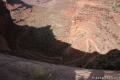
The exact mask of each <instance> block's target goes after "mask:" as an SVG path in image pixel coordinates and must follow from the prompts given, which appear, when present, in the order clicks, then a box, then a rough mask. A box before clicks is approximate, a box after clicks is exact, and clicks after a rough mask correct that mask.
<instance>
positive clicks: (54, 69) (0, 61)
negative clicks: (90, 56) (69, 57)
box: [0, 53, 120, 80]
mask: <svg viewBox="0 0 120 80" xmlns="http://www.w3.org/2000/svg"><path fill="white" fill-rule="evenodd" d="M119 75H120V72H119V71H103V70H86V69H80V68H75V67H73V68H72V67H66V66H61V65H53V64H48V63H43V62H36V61H32V60H26V59H23V58H17V57H13V56H10V55H3V54H1V53H0V79H1V80H92V79H93V78H97V77H99V78H103V77H105V76H108V77H109V76H110V78H116V79H119ZM105 78H106V77H105Z"/></svg>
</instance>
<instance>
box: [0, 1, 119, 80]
mask: <svg viewBox="0 0 120 80" xmlns="http://www.w3.org/2000/svg"><path fill="white" fill-rule="evenodd" d="M2 4H3V3H2V2H1V1H0V11H1V12H0V46H1V47H0V48H1V50H0V52H1V53H3V54H9V55H13V56H18V57H22V58H26V59H31V60H37V61H43V62H48V63H53V64H62V65H69V66H77V67H80V68H89V69H106V70H120V50H117V49H114V50H111V51H109V52H108V53H106V54H105V55H101V54H100V53H98V52H93V53H87V52H83V51H80V50H77V49H74V48H72V47H71V44H68V43H65V42H61V41H59V40H57V39H56V38H55V36H54V34H53V31H52V30H51V25H47V26H43V27H41V28H35V27H34V26H27V25H26V26H18V25H16V24H14V23H13V20H12V18H11V16H10V12H9V11H8V10H7V9H6V8H5V6H4V5H3V6H2ZM1 36H2V37H1ZM3 46H4V47H5V49H2V47H3ZM8 48H9V49H8ZM71 73H72V74H73V76H71V77H73V78H74V79H75V72H74V71H71ZM100 74H101V77H103V76H104V73H103V72H101V73H99V74H97V73H96V72H92V73H91V75H90V77H89V79H88V80H91V78H92V76H96V75H99V76H100ZM82 79H84V78H83V77H81V80H82Z"/></svg>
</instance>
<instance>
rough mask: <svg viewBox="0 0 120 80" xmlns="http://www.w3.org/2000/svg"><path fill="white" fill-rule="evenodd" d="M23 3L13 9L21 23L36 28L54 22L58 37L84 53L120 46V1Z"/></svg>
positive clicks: (59, 0)
mask: <svg viewBox="0 0 120 80" xmlns="http://www.w3.org/2000/svg"><path fill="white" fill-rule="evenodd" d="M21 2H22V3H24V4H23V5H22V6H20V7H18V8H17V9H16V10H14V11H11V14H12V18H13V19H15V21H14V22H15V23H16V24H18V25H28V26H33V27H36V28H40V27H41V26H46V25H51V26H52V27H51V29H52V30H53V33H54V35H55V36H56V39H58V40H60V41H63V42H67V43H70V44H71V46H72V47H73V48H75V49H78V50H81V51H84V52H95V51H96V52H100V53H101V54H105V53H107V52H108V51H110V50H112V49H120V20H119V18H120V15H119V14H120V11H119V10H120V6H119V5H120V2H119V0H109V1H106V0H31V1H29V0H22V1H21ZM13 3H15V2H14V0H13ZM18 3H19V2H18ZM22 3H19V4H22Z"/></svg>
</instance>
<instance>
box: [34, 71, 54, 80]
mask: <svg viewBox="0 0 120 80" xmlns="http://www.w3.org/2000/svg"><path fill="white" fill-rule="evenodd" d="M33 78H34V80H55V78H54V77H53V74H52V73H50V72H47V71H45V70H42V69H39V70H35V71H34V72H33Z"/></svg>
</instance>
